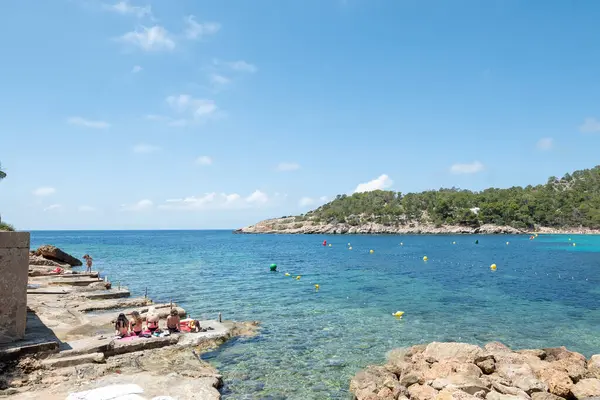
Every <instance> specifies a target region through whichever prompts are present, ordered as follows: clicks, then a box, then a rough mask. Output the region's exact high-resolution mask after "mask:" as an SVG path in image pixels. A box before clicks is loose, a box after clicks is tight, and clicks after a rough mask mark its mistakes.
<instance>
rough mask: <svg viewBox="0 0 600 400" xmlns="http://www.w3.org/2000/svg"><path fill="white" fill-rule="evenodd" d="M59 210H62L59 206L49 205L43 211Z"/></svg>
mask: <svg viewBox="0 0 600 400" xmlns="http://www.w3.org/2000/svg"><path fill="white" fill-rule="evenodd" d="M60 208H62V206H61V205H60V204H51V205H49V206H48V207H46V208H44V211H52V210H58V209H60Z"/></svg>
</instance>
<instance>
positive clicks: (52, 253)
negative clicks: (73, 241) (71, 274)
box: [35, 244, 83, 267]
mask: <svg viewBox="0 0 600 400" xmlns="http://www.w3.org/2000/svg"><path fill="white" fill-rule="evenodd" d="M35 255H36V256H42V257H44V258H46V259H48V260H52V261H57V262H61V263H66V264H69V265H70V266H72V267H78V266H80V265H83V264H82V262H81V260H79V259H77V258H75V257H73V256H72V255H70V254H67V253H65V252H64V251H62V250H61V249H59V248H58V247H56V246H52V245H49V244H46V245H43V246H40V247H39V248H38V249H37V250H36V251H35Z"/></svg>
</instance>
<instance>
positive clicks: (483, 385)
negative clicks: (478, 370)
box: [431, 374, 490, 395]
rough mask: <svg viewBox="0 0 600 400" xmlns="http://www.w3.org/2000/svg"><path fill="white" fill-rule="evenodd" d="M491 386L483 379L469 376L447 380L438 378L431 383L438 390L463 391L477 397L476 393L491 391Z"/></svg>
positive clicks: (455, 376)
mask: <svg viewBox="0 0 600 400" xmlns="http://www.w3.org/2000/svg"><path fill="white" fill-rule="evenodd" d="M489 386H490V385H489V384H488V383H487V382H485V381H483V380H482V379H479V378H475V377H472V376H468V375H462V374H454V375H450V376H447V377H445V378H437V379H435V380H434V381H433V382H432V383H431V387H433V388H434V389H436V390H442V389H445V388H453V389H458V390H462V391H463V392H465V393H468V394H471V395H475V393H479V392H484V393H487V392H489V391H490V389H489Z"/></svg>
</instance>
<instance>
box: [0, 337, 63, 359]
mask: <svg viewBox="0 0 600 400" xmlns="http://www.w3.org/2000/svg"><path fill="white" fill-rule="evenodd" d="M55 352H58V342H55V341H45V342H36V343H28V342H14V343H9V344H7V345H3V346H2V347H0V361H9V360H16V359H18V358H20V357H23V356H24V355H27V354H40V353H55Z"/></svg>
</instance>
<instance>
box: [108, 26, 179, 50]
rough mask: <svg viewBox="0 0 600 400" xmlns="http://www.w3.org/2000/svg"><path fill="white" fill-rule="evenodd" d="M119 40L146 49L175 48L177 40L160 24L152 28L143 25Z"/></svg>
mask: <svg viewBox="0 0 600 400" xmlns="http://www.w3.org/2000/svg"><path fill="white" fill-rule="evenodd" d="M118 40H119V41H121V42H123V43H128V44H131V45H133V46H137V47H139V48H141V49H142V50H144V51H162V50H173V49H174V48H175V40H174V39H173V38H172V35H171V34H170V33H169V31H167V30H166V29H165V28H163V27H162V26H160V25H155V26H153V27H151V28H148V27H145V26H141V27H139V28H138V29H136V30H135V31H131V32H127V33H126V34H124V35H123V36H121V37H120V38H118Z"/></svg>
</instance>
